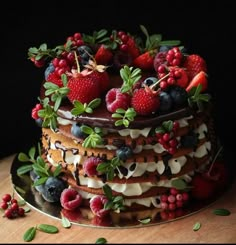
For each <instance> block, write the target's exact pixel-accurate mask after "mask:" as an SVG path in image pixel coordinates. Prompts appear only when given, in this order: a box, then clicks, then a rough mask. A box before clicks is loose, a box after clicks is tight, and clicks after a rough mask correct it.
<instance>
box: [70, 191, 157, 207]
mask: <svg viewBox="0 0 236 245" xmlns="http://www.w3.org/2000/svg"><path fill="white" fill-rule="evenodd" d="M71 188H73V187H71ZM77 191H78V192H79V194H80V195H81V196H82V197H83V199H91V198H93V197H95V196H97V195H96V194H92V193H89V192H85V191H82V190H77ZM134 203H136V204H140V205H143V206H145V207H151V205H153V206H154V207H156V208H161V205H160V196H154V197H146V198H130V199H127V198H124V205H125V206H129V207H130V206H131V205H132V204H134Z"/></svg>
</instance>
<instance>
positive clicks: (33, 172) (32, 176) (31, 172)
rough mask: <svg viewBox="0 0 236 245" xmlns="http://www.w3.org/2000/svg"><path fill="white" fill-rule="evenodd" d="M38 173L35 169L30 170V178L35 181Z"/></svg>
mask: <svg viewBox="0 0 236 245" xmlns="http://www.w3.org/2000/svg"><path fill="white" fill-rule="evenodd" d="M37 176H38V175H37V174H36V173H35V171H34V170H31V171H30V178H31V179H32V180H33V181H34V180H35V179H36V177H37Z"/></svg>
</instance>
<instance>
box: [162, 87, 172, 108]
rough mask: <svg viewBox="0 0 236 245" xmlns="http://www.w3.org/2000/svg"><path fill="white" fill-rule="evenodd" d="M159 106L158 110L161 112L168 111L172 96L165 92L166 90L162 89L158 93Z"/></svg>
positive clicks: (170, 106)
mask: <svg viewBox="0 0 236 245" xmlns="http://www.w3.org/2000/svg"><path fill="white" fill-rule="evenodd" d="M159 98H160V107H159V110H160V111H161V112H169V111H170V110H171V108H172V104H173V102H172V98H171V96H170V95H169V94H168V93H167V92H164V91H162V92H161V93H160V97H159Z"/></svg>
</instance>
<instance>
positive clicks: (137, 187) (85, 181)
mask: <svg viewBox="0 0 236 245" xmlns="http://www.w3.org/2000/svg"><path fill="white" fill-rule="evenodd" d="M175 179H179V178H172V179H165V180H160V181H157V182H156V183H153V182H143V183H126V184H120V183H111V182H106V185H109V186H110V188H111V189H112V190H113V191H116V192H117V193H122V194H123V195H125V196H140V195H142V194H143V193H145V192H146V191H148V190H150V189H151V188H152V187H167V188H171V187H172V185H171V182H172V181H173V180H175ZM181 179H184V180H185V181H186V182H188V181H189V180H191V176H190V175H187V174H185V175H183V176H181ZM79 182H80V185H83V186H87V187H89V188H94V189H100V188H102V187H103V186H104V185H105V184H104V183H103V182H102V181H101V180H95V179H92V178H89V177H84V176H82V175H80V176H79Z"/></svg>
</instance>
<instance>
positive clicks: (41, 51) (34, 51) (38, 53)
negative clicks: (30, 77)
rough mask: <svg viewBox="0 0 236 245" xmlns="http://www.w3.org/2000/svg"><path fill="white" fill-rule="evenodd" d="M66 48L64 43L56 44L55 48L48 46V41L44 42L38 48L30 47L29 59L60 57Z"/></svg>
mask: <svg viewBox="0 0 236 245" xmlns="http://www.w3.org/2000/svg"><path fill="white" fill-rule="evenodd" d="M65 50H66V48H65V47H64V46H63V45H59V46H56V47H55V48H54V49H50V48H48V46H47V44H46V43H42V44H41V45H40V46H39V47H38V48H37V47H31V48H29V49H28V57H29V59H32V58H33V59H34V60H41V59H45V60H46V59H48V58H50V59H52V58H55V57H58V56H59V55H60V54H61V53H62V52H63V51H65Z"/></svg>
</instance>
